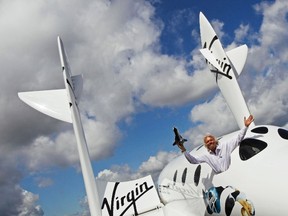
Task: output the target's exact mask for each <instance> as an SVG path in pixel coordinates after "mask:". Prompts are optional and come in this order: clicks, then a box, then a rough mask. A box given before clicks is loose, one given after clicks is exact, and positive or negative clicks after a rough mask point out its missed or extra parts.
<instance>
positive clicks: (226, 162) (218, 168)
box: [177, 115, 254, 174]
mask: <svg viewBox="0 0 288 216" xmlns="http://www.w3.org/2000/svg"><path fill="white" fill-rule="evenodd" d="M253 121H254V118H253V116H252V115H250V116H249V117H248V118H247V119H246V117H244V125H245V127H243V128H242V129H241V130H240V132H239V133H238V135H237V136H236V137H235V138H233V139H231V140H228V141H227V142H221V141H218V140H217V139H216V138H215V137H214V136H213V135H206V136H205V137H204V145H205V147H206V148H207V150H208V152H207V153H205V154H203V155H199V156H198V155H197V156H196V155H195V156H194V155H192V154H191V153H189V152H186V148H185V147H184V145H183V143H180V142H179V143H177V146H178V147H179V148H180V149H181V151H182V152H183V153H184V155H185V157H186V159H187V160H188V161H189V162H190V163H192V164H199V163H203V162H205V163H207V164H209V165H210V167H211V168H212V169H213V170H214V171H215V173H217V174H219V173H222V172H224V171H226V170H227V169H228V168H229V166H230V164H231V153H232V152H233V151H234V149H235V148H236V147H237V146H238V145H239V143H240V142H241V141H242V140H243V139H244V136H245V134H246V131H247V129H248V127H249V125H250V124H251V123H252V122H253Z"/></svg>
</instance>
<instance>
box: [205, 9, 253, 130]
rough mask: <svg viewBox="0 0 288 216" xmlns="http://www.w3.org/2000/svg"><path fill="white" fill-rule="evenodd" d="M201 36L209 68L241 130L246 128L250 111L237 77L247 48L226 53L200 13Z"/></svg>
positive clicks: (242, 47) (242, 65) (239, 48)
mask: <svg viewBox="0 0 288 216" xmlns="http://www.w3.org/2000/svg"><path fill="white" fill-rule="evenodd" d="M199 19H200V34H201V43H202V49H201V50H200V52H201V53H202V55H203V56H204V57H205V58H206V61H207V64H208V67H209V69H210V71H211V73H213V74H214V75H215V79H216V83H217V85H218V87H219V89H220V91H221V93H222V95H223V97H224V98H225V100H226V102H227V104H228V106H229V108H230V110H231V111H232V113H233V115H234V117H235V119H236V122H237V124H238V126H239V128H242V127H243V126H244V120H243V119H244V117H245V116H246V117H248V116H249V115H250V111H249V109H248V107H247V104H246V102H245V100H244V97H243V95H242V92H241V90H240V87H239V84H238V82H237V79H236V76H238V75H239V74H240V73H241V71H242V69H243V67H244V64H245V61H246V58H247V46H245V45H244V46H241V47H238V48H235V49H234V50H233V51H229V53H226V52H225V51H224V49H223V47H222V45H221V42H220V40H219V38H218V36H217V35H216V33H215V31H214V29H213V28H212V26H211V25H210V23H209V22H208V20H207V19H206V17H205V16H204V15H203V13H201V12H200V15H199ZM252 124H254V123H252Z"/></svg>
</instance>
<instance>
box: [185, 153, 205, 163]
mask: <svg viewBox="0 0 288 216" xmlns="http://www.w3.org/2000/svg"><path fill="white" fill-rule="evenodd" d="M184 155H185V157H186V159H187V160H188V161H189V162H190V163H192V164H199V163H201V162H203V161H202V160H201V159H199V158H196V157H194V156H193V155H191V154H190V153H189V152H187V151H185V152H184Z"/></svg>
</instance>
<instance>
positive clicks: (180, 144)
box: [177, 143, 186, 152]
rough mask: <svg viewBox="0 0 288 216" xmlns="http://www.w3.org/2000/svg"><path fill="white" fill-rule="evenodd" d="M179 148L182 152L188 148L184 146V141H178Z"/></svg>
mask: <svg viewBox="0 0 288 216" xmlns="http://www.w3.org/2000/svg"><path fill="white" fill-rule="evenodd" d="M177 146H178V148H179V149H180V150H181V152H185V151H186V148H185V147H184V145H183V144H182V143H177Z"/></svg>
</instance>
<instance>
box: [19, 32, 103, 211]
mask: <svg viewBox="0 0 288 216" xmlns="http://www.w3.org/2000/svg"><path fill="white" fill-rule="evenodd" d="M57 41H58V48H59V56H60V61H61V67H62V72H63V78H64V83H65V89H61V90H48V91H35V92H22V93H18V95H19V97H20V99H21V100H23V101H24V102H25V103H27V104H28V105H30V106H31V107H33V108H35V109H37V110H38V111H40V112H42V113H44V114H46V115H49V116H51V117H54V118H57V119H60V120H63V121H66V122H70V123H73V128H74V133H75V137H76V141H77V149H78V153H79V158H80V164H81V169H82V175H83V179H84V184H85V189H86V194H87V198H88V204H89V209H90V214H91V215H92V216H101V208H100V200H99V194H98V190H97V186H96V182H95V176H94V173H93V169H92V165H91V161H90V157H89V152H88V148H87V143H86V139H85V134H84V130H83V126H82V122H81V118H80V113H79V108H78V101H77V100H78V99H79V98H80V95H81V92H82V88H83V80H82V75H76V76H72V75H71V69H70V66H69V61H68V58H67V55H66V52H65V49H64V45H63V42H62V40H61V39H60V37H58V39H57Z"/></svg>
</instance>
